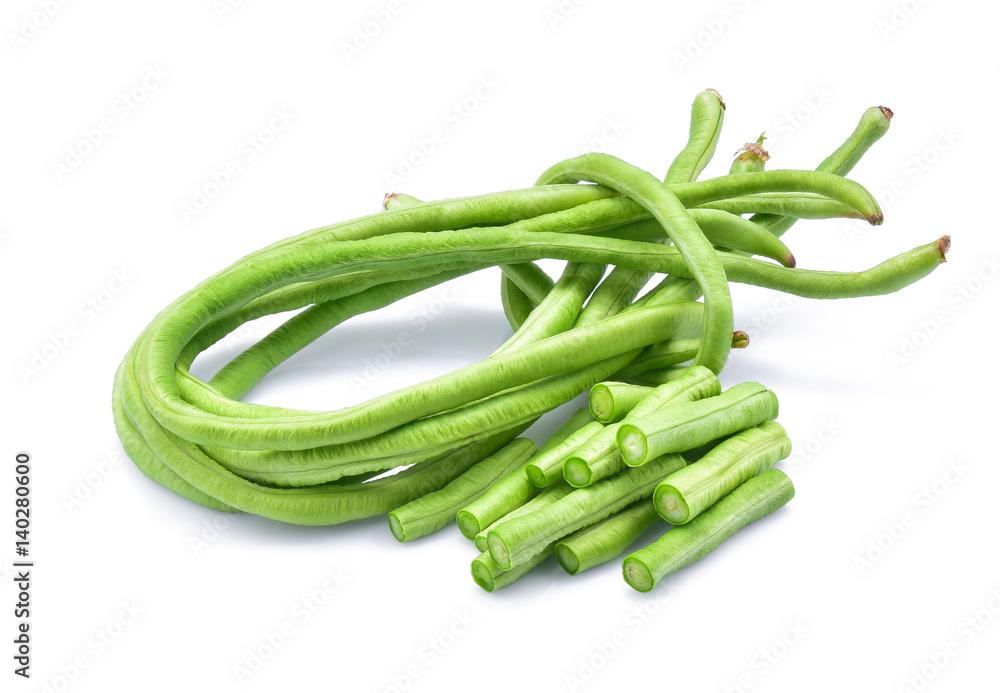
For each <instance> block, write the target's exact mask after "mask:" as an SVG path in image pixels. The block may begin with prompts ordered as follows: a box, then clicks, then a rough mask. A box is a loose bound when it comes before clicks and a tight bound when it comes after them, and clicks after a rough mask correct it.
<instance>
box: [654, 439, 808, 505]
mask: <svg viewBox="0 0 1000 693" xmlns="http://www.w3.org/2000/svg"><path fill="white" fill-rule="evenodd" d="M791 452H792V441H790V440H789V439H788V436H787V435H786V434H785V429H784V428H782V427H781V425H780V424H778V423H777V422H774V421H765V422H764V423H762V424H761V425H760V426H756V427H754V428H748V429H747V430H745V431H741V432H740V433H737V434H736V435H734V436H732V437H731V438H727V439H726V440H724V441H722V442H721V443H719V444H718V445H716V446H715V447H714V448H712V449H711V450H710V451H708V452H707V453H705V455H704V456H702V458H701V459H699V460H698V461H697V462H695V463H694V464H690V465H688V466H687V467H685V468H684V469H680V470H678V471H676V472H674V473H673V474H671V475H670V476H668V477H667V478H666V479H664V480H663V481H662V482H660V485H659V486H657V487H656V491H654V492H653V504H654V505H655V506H656V511H657V512H658V513H659V514H660V517H662V518H663V519H664V520H666V521H667V522H670V523H672V524H675V525H682V524H685V523H687V522H690V521H691V520H693V519H694V518H696V517H698V515H700V514H701V513H702V512H703V511H704V510H705V509H706V508H708V507H709V506H711V505H712V504H713V503H715V502H716V501H717V500H719V499H720V498H722V497H723V496H725V495H726V494H727V493H729V492H731V491H732V490H733V489H735V488H736V487H738V486H739V485H740V484H742V483H744V482H745V481H747V480H749V479H752V478H753V477H755V476H757V475H758V474H760V473H761V472H763V471H765V470H767V469H770V468H771V466H772V465H774V463H775V462H778V461H779V460H783V459H785V458H786V457H788V455H789V454H791Z"/></svg>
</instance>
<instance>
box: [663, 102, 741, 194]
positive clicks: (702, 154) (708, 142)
mask: <svg viewBox="0 0 1000 693" xmlns="http://www.w3.org/2000/svg"><path fill="white" fill-rule="evenodd" d="M725 112H726V104H725V103H723V101H722V96H721V95H720V94H719V92H717V91H715V90H714V89H706V90H705V91H703V92H701V93H699V94H698V96H696V97H695V99H694V103H693V104H692V105H691V129H690V132H689V133H688V141H687V144H685V145H684V149H682V150H681V152H680V154H678V155H677V157H676V158H675V159H674V161H673V163H671V164H670V168H669V169H668V171H667V175H666V177H665V178H664V182H665V183H681V182H688V181H693V180H695V179H696V178H698V176H699V174H701V172H702V171H704V170H705V167H706V166H707V165H708V162H709V161H711V159H712V156H713V155H714V154H715V148H716V145H717V144H718V142H719V135H720V134H721V133H722V121H723V119H724V117H725Z"/></svg>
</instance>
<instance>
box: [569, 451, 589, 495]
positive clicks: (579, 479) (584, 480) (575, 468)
mask: <svg viewBox="0 0 1000 693" xmlns="http://www.w3.org/2000/svg"><path fill="white" fill-rule="evenodd" d="M563 477H564V478H565V479H566V481H567V483H569V485H570V486H572V487H573V488H583V487H584V486H590V483H591V481H592V480H593V478H594V472H593V470H591V468H590V465H588V464H587V462H586V460H584V459H582V458H580V457H570V458H569V459H567V460H566V463H565V464H564V465H563Z"/></svg>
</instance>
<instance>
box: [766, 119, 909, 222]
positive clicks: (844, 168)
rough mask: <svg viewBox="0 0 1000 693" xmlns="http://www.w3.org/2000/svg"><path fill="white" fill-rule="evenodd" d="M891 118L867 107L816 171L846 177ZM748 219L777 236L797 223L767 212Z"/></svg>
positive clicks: (883, 132) (876, 140)
mask: <svg viewBox="0 0 1000 693" xmlns="http://www.w3.org/2000/svg"><path fill="white" fill-rule="evenodd" d="M891 121H892V111H891V110H889V109H888V108H886V107H885V106H874V107H872V108H869V109H868V110H867V111H865V112H864V114H863V115H862V116H861V121H860V122H859V123H858V126H857V127H856V128H855V129H854V132H853V133H851V136H850V137H848V138H847V140H845V141H844V143H843V144H841V145H840V146H839V147H838V148H837V150H836V151H835V152H833V154H831V155H830V156H828V157H827V158H826V159H824V160H823V161H822V163H820V165H819V166H817V167H816V170H817V171H823V172H825V173H833V174H836V175H838V176H846V175H847V174H848V173H850V172H851V170H852V169H853V168H854V166H855V165H856V164H857V163H858V161H860V160H861V157H862V156H864V155H865V153H866V152H867V151H868V150H869V149H871V147H872V145H873V144H875V143H876V142H878V141H879V140H880V139H881V138H882V136H883V135H885V133H886V132H888V131H889V125H890V123H891ZM750 220H751V221H753V222H755V223H757V224H760V225H762V226H766V227H767V229H768V230H769V231H771V233H773V234H775V235H776V236H780V235H781V234H783V233H784V232H785V231H787V230H788V229H790V228H791V227H792V226H793V225H794V224H795V222H796V219H795V218H794V217H781V216H779V215H770V214H755V215H754V216H753V217H751V219H750Z"/></svg>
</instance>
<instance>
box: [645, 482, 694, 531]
mask: <svg viewBox="0 0 1000 693" xmlns="http://www.w3.org/2000/svg"><path fill="white" fill-rule="evenodd" d="M653 505H655V506H656V513H657V514H658V515H659V516H660V517H662V518H663V519H664V520H666V521H667V522H669V523H671V524H675V525H682V524H684V523H685V522H687V521H689V520H690V519H691V509H690V508H689V507H688V504H687V501H685V500H684V497H683V496H682V495H681V493H680V491H678V490H677V488H676V487H674V486H671V485H670V484H660V485H659V486H657V487H656V491H654V492H653Z"/></svg>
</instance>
